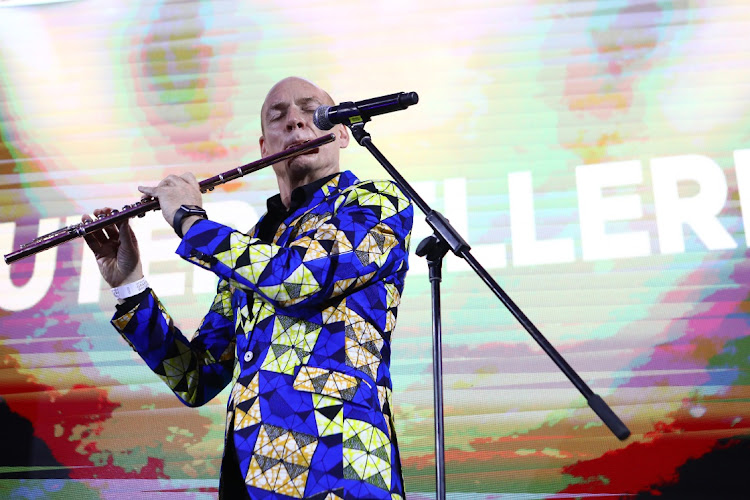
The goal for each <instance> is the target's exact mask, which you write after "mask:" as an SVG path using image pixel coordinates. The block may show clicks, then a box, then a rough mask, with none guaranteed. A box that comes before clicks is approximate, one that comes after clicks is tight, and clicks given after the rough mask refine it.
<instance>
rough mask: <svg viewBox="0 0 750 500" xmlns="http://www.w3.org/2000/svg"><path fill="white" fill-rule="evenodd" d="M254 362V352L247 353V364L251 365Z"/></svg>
mask: <svg viewBox="0 0 750 500" xmlns="http://www.w3.org/2000/svg"><path fill="white" fill-rule="evenodd" d="M252 360H253V351H247V352H246V353H245V363H249V362H250V361H252Z"/></svg>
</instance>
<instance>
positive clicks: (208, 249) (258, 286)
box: [177, 181, 413, 308]
mask: <svg viewBox="0 0 750 500" xmlns="http://www.w3.org/2000/svg"><path fill="white" fill-rule="evenodd" d="M317 217H320V218H321V220H320V223H313V224H308V223H306V224H304V227H310V226H312V227H310V229H308V230H304V231H300V232H299V233H298V234H297V236H296V237H295V239H294V240H293V241H292V242H291V243H290V244H289V245H288V246H286V247H281V246H278V245H274V244H269V243H265V242H263V241H261V240H259V239H257V238H252V237H250V236H248V235H246V234H243V233H240V232H238V231H233V230H232V229H231V228H229V227H227V226H224V225H221V224H218V223H216V222H213V221H210V220H202V221H198V222H196V223H195V224H194V225H193V226H192V227H191V228H190V230H189V231H188V232H187V234H186V235H185V237H184V238H183V240H182V243H181V244H180V247H179V248H178V250H177V253H178V254H179V255H180V256H181V257H183V258H184V259H186V260H188V261H190V262H193V263H194V264H196V265H199V266H201V267H204V268H206V269H209V270H211V271H212V272H214V273H215V274H217V275H218V276H219V277H220V278H221V279H223V280H226V281H228V282H229V283H230V284H231V285H233V286H235V287H237V288H242V289H246V290H251V291H253V292H255V293H257V294H258V295H260V296H261V297H262V298H263V300H265V301H267V302H270V303H272V304H273V305H274V306H275V307H282V308H285V307H289V306H297V307H314V306H316V305H318V304H320V303H322V302H325V301H327V300H329V299H331V298H333V297H336V296H338V295H342V294H346V293H350V292H351V291H352V290H353V289H356V288H358V287H361V286H363V285H366V284H367V283H369V282H371V281H373V280H380V279H383V278H385V277H387V276H389V275H391V274H394V273H396V272H405V271H406V270H407V268H408V249H409V237H410V234H411V228H412V223H413V208H412V205H411V202H410V201H409V200H408V199H407V198H406V197H405V196H404V195H403V193H402V192H401V190H400V189H398V187H397V186H396V184H395V183H393V182H390V181H367V182H364V183H360V184H356V185H354V186H352V187H350V188H348V189H347V190H345V191H344V192H342V193H341V194H340V195H339V199H338V200H337V201H336V205H335V210H334V213H333V214H323V215H318V216H317ZM308 222H309V221H308Z"/></svg>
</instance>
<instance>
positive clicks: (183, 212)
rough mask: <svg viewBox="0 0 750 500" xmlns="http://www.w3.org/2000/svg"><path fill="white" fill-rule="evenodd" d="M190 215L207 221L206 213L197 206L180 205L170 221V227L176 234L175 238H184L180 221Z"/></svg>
mask: <svg viewBox="0 0 750 500" xmlns="http://www.w3.org/2000/svg"><path fill="white" fill-rule="evenodd" d="M191 215H197V216H198V217H201V218H203V219H208V215H206V211H205V210H203V209H202V208H201V207H199V206H198V205H180V208H178V209H177V211H176V212H175V213H174V219H172V227H173V228H174V232H175V233H177V236H179V237H180V239H182V237H183V236H184V235H183V234H182V220H183V219H184V218H185V217H190V216H191Z"/></svg>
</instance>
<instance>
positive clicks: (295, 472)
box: [245, 424, 318, 498]
mask: <svg viewBox="0 0 750 500" xmlns="http://www.w3.org/2000/svg"><path fill="white" fill-rule="evenodd" d="M317 446H318V440H317V438H316V437H315V436H312V435H308V434H303V433H299V432H294V431H290V430H287V429H282V428H280V427H276V426H273V425H270V424H263V425H261V426H260V432H259V434H258V439H257V441H256V442H255V448H254V449H253V455H252V458H251V460H250V465H249V468H248V471H247V475H246V476H245V483H246V484H248V485H250V486H254V487H256V488H260V489H261V490H265V491H273V492H276V493H281V494H282V495H287V496H290V497H293V498H303V497H304V496H305V495H304V494H305V486H306V484H307V478H308V475H309V469H310V464H311V462H312V457H313V455H314V454H315V449H316V448H317Z"/></svg>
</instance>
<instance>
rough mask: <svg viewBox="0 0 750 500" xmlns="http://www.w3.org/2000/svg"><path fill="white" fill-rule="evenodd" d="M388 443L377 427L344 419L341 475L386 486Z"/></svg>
mask: <svg viewBox="0 0 750 500" xmlns="http://www.w3.org/2000/svg"><path fill="white" fill-rule="evenodd" d="M390 452H391V442H390V440H389V439H388V436H386V435H385V434H384V433H383V432H382V431H381V430H380V429H378V428H377V427H375V426H373V425H371V424H369V423H367V422H363V421H361V420H354V419H344V477H346V478H350V479H356V480H364V481H366V482H368V483H369V484H371V485H373V486H376V487H378V488H382V489H384V490H388V489H390V485H391V454H390Z"/></svg>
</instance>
